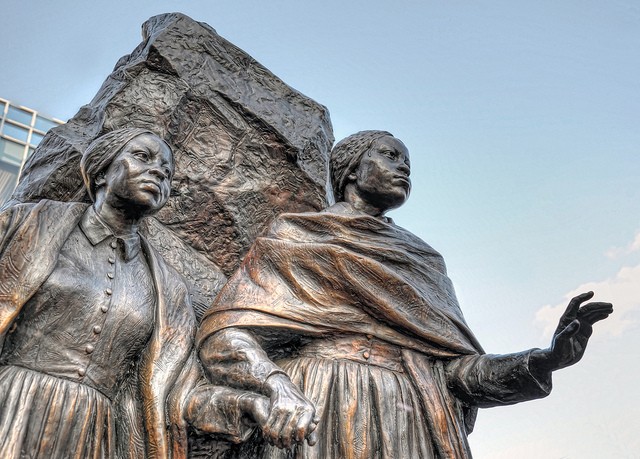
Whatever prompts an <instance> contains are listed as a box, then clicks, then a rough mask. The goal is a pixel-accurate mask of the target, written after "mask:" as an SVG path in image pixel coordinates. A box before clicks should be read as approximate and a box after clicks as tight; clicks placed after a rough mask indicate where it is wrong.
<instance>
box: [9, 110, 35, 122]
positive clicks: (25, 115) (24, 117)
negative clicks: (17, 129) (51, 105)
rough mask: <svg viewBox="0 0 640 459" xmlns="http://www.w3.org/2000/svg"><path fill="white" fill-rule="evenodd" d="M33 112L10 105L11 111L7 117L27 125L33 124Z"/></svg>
mask: <svg viewBox="0 0 640 459" xmlns="http://www.w3.org/2000/svg"><path fill="white" fill-rule="evenodd" d="M31 117H32V115H31V113H29V112H25V111H24V110H21V109H19V108H16V107H13V106H9V111H8V112H7V118H9V119H10V120H14V121H17V122H18V123H22V124H26V125H27V126H31Z"/></svg>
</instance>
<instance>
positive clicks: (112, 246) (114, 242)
mask: <svg viewBox="0 0 640 459" xmlns="http://www.w3.org/2000/svg"><path fill="white" fill-rule="evenodd" d="M116 247H118V243H117V242H116V241H112V242H111V248H112V249H115V248H116Z"/></svg>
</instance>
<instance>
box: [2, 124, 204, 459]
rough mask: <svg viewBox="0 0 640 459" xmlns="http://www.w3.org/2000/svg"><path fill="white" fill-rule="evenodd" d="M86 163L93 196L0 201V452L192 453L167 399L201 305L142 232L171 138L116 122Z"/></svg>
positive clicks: (166, 178)
mask: <svg viewBox="0 0 640 459" xmlns="http://www.w3.org/2000/svg"><path fill="white" fill-rule="evenodd" d="M81 166H82V175H83V178H84V180H85V184H86V186H87V190H88V193H89V196H90V197H91V199H92V201H93V205H87V204H84V203H62V202H55V201H46V200H44V201H40V202H39V203H30V204H19V205H16V206H13V207H11V208H9V209H7V210H5V211H3V212H2V213H1V214H0V339H1V344H2V351H1V354H0V407H1V408H0V456H1V457H3V458H18V457H46V458H53V457H58V458H71V457H74V458H87V457H95V458H114V457H140V458H142V457H170V456H171V455H172V453H173V456H174V457H181V456H184V454H185V448H186V431H185V429H184V425H183V424H182V421H181V419H182V416H181V413H177V412H172V410H174V411H175V410H178V408H177V406H178V402H179V401H180V402H181V400H178V398H179V397H178V396H177V395H176V394H177V393H176V392H175V391H174V389H175V388H180V385H181V384H180V381H179V380H180V378H181V374H182V375H183V376H184V375H186V374H187V373H189V368H188V367H189V365H190V364H192V363H193V357H192V347H193V337H194V334H195V317H194V314H193V311H192V309H191V305H190V302H189V298H188V294H187V289H186V286H185V285H184V283H183V281H182V280H181V279H180V277H179V276H178V274H177V273H176V272H175V271H174V270H173V269H172V268H170V267H169V266H167V265H166V263H165V262H164V261H163V260H162V258H161V257H160V256H159V255H158V254H157V252H156V251H155V250H154V248H153V247H152V246H151V245H150V244H149V243H148V242H146V241H145V239H144V238H143V237H141V236H140V235H139V234H138V225H139V223H140V221H141V220H142V219H143V218H144V217H146V216H148V215H153V214H154V213H155V212H157V211H158V210H160V208H162V207H163V206H164V204H165V203H166V202H167V199H168V198H169V191H170V182H171V177H172V175H173V170H174V169H173V168H174V165H173V155H172V152H171V149H170V147H169V146H168V145H167V144H166V143H165V142H164V141H163V140H162V139H160V138H159V137H158V136H157V135H155V134H154V133H152V132H149V131H146V130H142V129H133V128H131V129H121V130H117V131H113V132H110V133H108V134H106V135H104V136H102V137H100V138H98V139H97V140H96V141H94V142H93V143H92V144H91V145H90V146H89V148H88V149H87V150H86V152H85V153H84V156H83V158H82V163H81Z"/></svg>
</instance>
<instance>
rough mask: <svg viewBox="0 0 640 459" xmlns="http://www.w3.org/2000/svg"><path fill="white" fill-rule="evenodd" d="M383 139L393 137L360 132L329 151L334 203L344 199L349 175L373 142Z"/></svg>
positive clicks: (380, 133) (378, 133) (377, 132)
mask: <svg viewBox="0 0 640 459" xmlns="http://www.w3.org/2000/svg"><path fill="white" fill-rule="evenodd" d="M383 137H393V135H392V134H391V133H389V132H387V131H360V132H356V133H355V134H353V135H350V136H349V137H347V138H345V139H342V140H341V141H340V142H338V143H337V144H336V145H335V146H334V147H333V149H332V150H331V159H330V160H329V170H330V172H329V173H330V177H331V185H332V187H333V196H334V197H335V200H336V202H340V201H342V200H343V199H344V188H345V187H346V186H347V180H348V178H349V174H351V173H352V172H353V171H354V170H356V168H357V167H358V164H360V159H362V156H363V155H364V154H365V153H366V152H367V151H369V149H370V148H371V147H372V146H373V144H374V142H375V141H376V140H378V139H381V138H383Z"/></svg>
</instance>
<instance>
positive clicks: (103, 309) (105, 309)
mask: <svg viewBox="0 0 640 459" xmlns="http://www.w3.org/2000/svg"><path fill="white" fill-rule="evenodd" d="M100 310H101V311H102V312H107V311H108V310H109V306H107V305H106V304H103V305H102V306H100Z"/></svg>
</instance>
